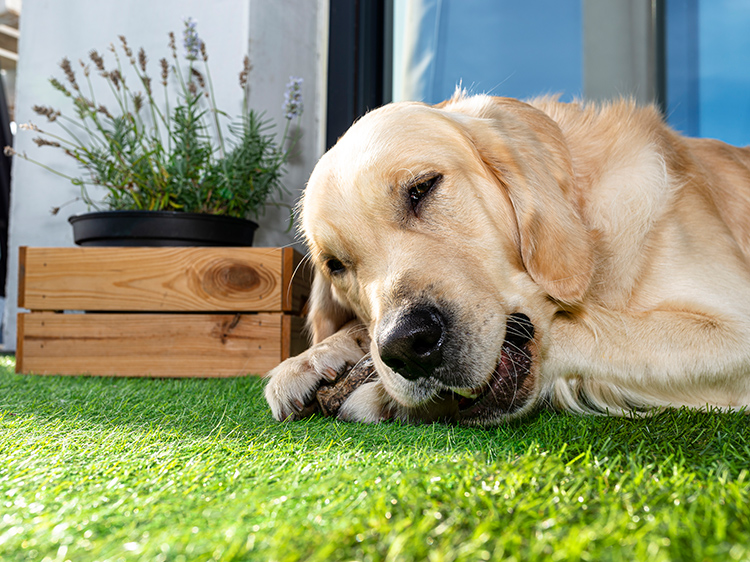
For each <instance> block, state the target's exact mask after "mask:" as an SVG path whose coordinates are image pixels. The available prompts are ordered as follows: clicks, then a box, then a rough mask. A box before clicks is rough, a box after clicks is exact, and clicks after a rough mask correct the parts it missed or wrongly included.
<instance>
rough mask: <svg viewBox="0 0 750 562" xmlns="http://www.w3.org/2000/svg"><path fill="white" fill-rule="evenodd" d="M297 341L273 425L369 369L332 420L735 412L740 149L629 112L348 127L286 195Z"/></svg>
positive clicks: (275, 394)
mask: <svg viewBox="0 0 750 562" xmlns="http://www.w3.org/2000/svg"><path fill="white" fill-rule="evenodd" d="M300 217H301V218H300V220H301V230H302V233H303V235H304V238H305V240H306V242H307V245H308V248H309V256H310V259H311V261H312V263H313V264H314V268H315V279H314V282H313V286H312V291H311V297H310V309H309V317H308V324H309V328H310V330H311V332H312V339H313V345H312V347H311V348H309V349H308V350H307V351H306V352H304V353H302V354H301V355H299V356H297V357H293V358H290V359H288V360H286V361H285V362H283V363H281V364H280V365H279V366H278V367H277V368H275V369H274V370H272V371H271V372H270V373H269V374H268V375H267V377H268V383H267V385H266V389H265V396H266V399H267V401H268V403H269V405H270V407H271V410H272V412H273V416H274V417H275V418H276V419H278V420H285V419H297V418H299V417H301V416H303V415H304V414H305V412H309V408H307V407H308V405H309V404H310V403H311V402H312V401H314V399H315V392H316V389H317V388H318V387H319V386H320V385H321V384H324V383H328V382H329V381H333V380H335V379H336V378H337V377H338V376H340V374H341V373H342V372H343V371H344V370H345V369H346V368H347V366H351V365H353V364H356V363H357V362H358V361H360V360H362V359H363V358H364V357H365V356H368V355H369V356H370V357H371V358H372V362H373V364H374V367H375V373H374V375H373V377H372V380H369V381H367V382H365V383H364V384H362V385H361V386H359V387H358V388H357V389H356V390H355V391H354V392H353V393H352V394H351V395H350V396H349V397H348V398H347V399H346V401H345V402H344V404H343V406H342V407H341V409H340V411H339V414H338V416H339V418H341V419H344V420H351V421H361V422H378V421H381V420H387V419H400V420H407V421H413V422H431V421H435V420H450V421H454V422H457V423H459V424H465V425H482V426H489V425H494V424H499V423H502V422H504V421H507V420H511V419H514V418H519V417H521V416H524V415H526V414H528V413H530V412H533V411H534V410H536V409H538V408H540V407H542V406H544V407H553V408H556V409H559V410H565V411H571V412H577V413H598V414H609V415H624V414H628V413H629V412H653V411H655V410H659V409H663V408H666V407H679V406H688V407H692V408H698V409H706V408H711V409H713V408H714V407H716V408H720V409H722V410H727V411H728V410H739V409H742V408H743V407H745V406H748V405H750V147H747V148H737V147H733V146H730V145H727V144H724V143H722V142H720V141H717V140H710V139H698V138H686V137H683V136H681V135H679V134H678V133H676V132H675V131H673V130H671V129H670V128H669V127H668V126H667V125H666V124H665V123H664V121H663V119H662V117H661V114H660V113H659V111H658V110H657V109H656V108H655V107H653V106H646V107H639V106H637V105H636V104H635V103H633V102H632V101H628V100H621V101H616V102H611V103H603V104H594V103H588V102H575V103H562V102H560V101H558V100H557V98H554V97H542V98H538V99H534V100H530V101H528V102H523V101H519V100H515V99H511V98H501V97H490V96H487V95H469V94H466V93H464V92H457V93H456V95H454V96H453V97H452V98H451V99H450V100H448V101H445V102H443V103H441V104H438V105H436V106H428V105H425V104H422V103H416V102H399V103H393V104H389V105H386V106H384V107H381V108H379V109H376V110H374V111H372V112H370V113H368V114H366V115H365V116H363V117H362V118H361V119H360V120H358V121H357V122H356V123H355V124H354V125H352V127H351V128H350V129H349V130H348V131H347V132H346V133H345V134H344V135H343V136H342V137H341V138H340V140H339V141H338V143H337V144H336V145H335V146H334V147H333V148H332V149H331V150H329V151H328V152H327V153H326V154H325V155H324V156H323V157H322V158H321V159H320V161H319V163H318V164H317V165H316V167H315V169H314V170H313V172H312V174H311V177H310V180H309V183H308V185H307V187H306V189H305V192H304V194H303V197H302V200H301V202H300Z"/></svg>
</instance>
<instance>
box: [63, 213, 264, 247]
mask: <svg viewBox="0 0 750 562" xmlns="http://www.w3.org/2000/svg"><path fill="white" fill-rule="evenodd" d="M68 221H69V222H70V224H72V225H73V239H74V240H75V243H76V244H78V245H79V246H252V245H253V235H254V234H255V230H256V229H257V228H258V224H257V223H255V222H253V221H250V220H245V219H238V218H234V217H225V216H221V215H207V214H201V213H180V212H173V211H103V212H95V213H86V214H83V215H74V216H72V217H70V218H69V219H68Z"/></svg>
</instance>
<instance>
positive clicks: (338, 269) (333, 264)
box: [326, 258, 346, 275]
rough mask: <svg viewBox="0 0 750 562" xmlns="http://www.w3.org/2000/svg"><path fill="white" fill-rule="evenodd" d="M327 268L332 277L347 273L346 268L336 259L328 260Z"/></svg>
mask: <svg viewBox="0 0 750 562" xmlns="http://www.w3.org/2000/svg"><path fill="white" fill-rule="evenodd" d="M326 267H327V268H328V272H329V273H330V274H331V275H338V274H340V273H343V272H344V271H346V266H345V265H344V264H343V263H341V262H340V261H339V260H337V259H336V258H328V259H327V260H326Z"/></svg>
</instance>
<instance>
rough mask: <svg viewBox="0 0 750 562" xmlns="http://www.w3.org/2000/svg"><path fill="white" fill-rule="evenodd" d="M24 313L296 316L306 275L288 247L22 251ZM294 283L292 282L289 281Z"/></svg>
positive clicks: (21, 304)
mask: <svg viewBox="0 0 750 562" xmlns="http://www.w3.org/2000/svg"><path fill="white" fill-rule="evenodd" d="M20 256H21V262H20V265H21V267H20V268H19V276H20V279H19V307H21V308H27V309H32V310H50V311H57V310H86V311H158V312H167V311H169V312H189V311H202V312H206V311H216V312H220V311H222V312H223V311H236V312H245V311H262V312H265V311H279V312H281V311H283V312H299V311H300V310H301V308H302V306H304V303H305V301H306V299H307V297H308V295H309V276H306V275H294V270H295V269H296V265H297V264H299V261H300V260H301V259H302V256H301V255H300V254H299V253H298V252H295V251H294V250H292V249H290V248H195V247H190V248H100V247H88V248H22V249H21V252H20ZM292 280H293V281H292Z"/></svg>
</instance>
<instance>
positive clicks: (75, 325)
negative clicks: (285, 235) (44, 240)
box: [16, 247, 310, 377]
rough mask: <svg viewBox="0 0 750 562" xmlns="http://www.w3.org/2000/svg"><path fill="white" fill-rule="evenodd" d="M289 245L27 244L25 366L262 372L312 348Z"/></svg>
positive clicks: (21, 347)
mask: <svg viewBox="0 0 750 562" xmlns="http://www.w3.org/2000/svg"><path fill="white" fill-rule="evenodd" d="M301 263H302V256H301V255H300V254H299V253H298V252H296V251H294V250H292V249H291V248H196V247H191V248H144V247H139V248H98V247H96V248H95V247H87V248H28V247H22V248H20V264H19V297H18V301H19V302H18V305H19V308H25V309H29V310H30V312H21V313H19V315H18V328H17V332H18V344H17V348H16V371H17V372H19V373H37V374H66V375H77V374H91V375H113V376H154V377H223V376H237V375H245V374H262V373H265V372H266V371H268V370H269V369H272V368H273V367H275V366H276V365H278V363H279V362H280V361H282V360H284V359H286V358H288V357H290V356H292V355H296V354H297V353H299V352H301V351H303V350H304V349H305V348H306V347H307V342H306V338H305V337H304V335H303V333H302V329H303V318H302V315H303V313H304V308H305V304H306V302H307V298H308V296H309V292H310V272H309V270H308V269H307V268H305V267H302V266H301Z"/></svg>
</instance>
